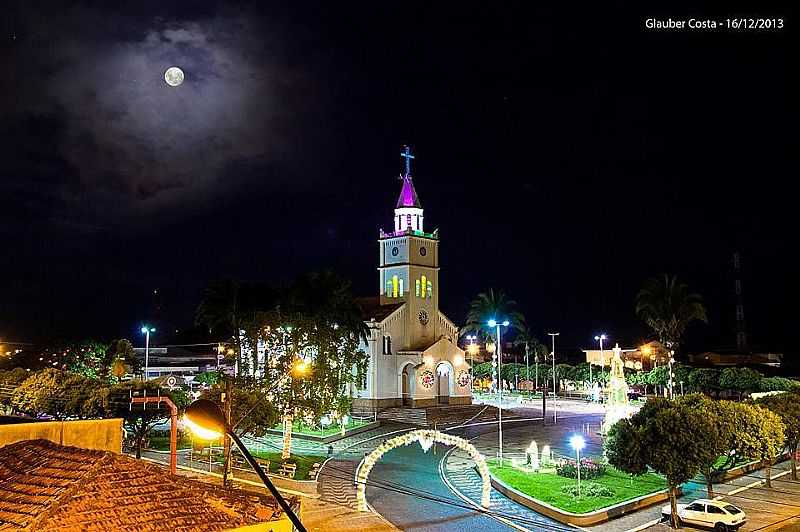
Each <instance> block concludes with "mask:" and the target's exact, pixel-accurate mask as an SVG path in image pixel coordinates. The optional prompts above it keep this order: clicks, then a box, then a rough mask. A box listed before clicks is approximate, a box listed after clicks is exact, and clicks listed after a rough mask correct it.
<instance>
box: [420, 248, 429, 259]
mask: <svg viewBox="0 0 800 532" xmlns="http://www.w3.org/2000/svg"><path fill="white" fill-rule="evenodd" d="M419 254H420V255H422V256H423V257H424V256H425V255H427V254H428V250H427V249H425V246H422V247H421V248H419Z"/></svg>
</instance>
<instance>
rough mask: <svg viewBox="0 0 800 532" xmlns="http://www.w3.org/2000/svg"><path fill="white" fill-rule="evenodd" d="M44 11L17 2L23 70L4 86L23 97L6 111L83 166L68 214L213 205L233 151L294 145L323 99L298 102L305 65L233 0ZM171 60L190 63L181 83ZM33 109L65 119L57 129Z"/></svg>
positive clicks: (16, 46)
mask: <svg viewBox="0 0 800 532" xmlns="http://www.w3.org/2000/svg"><path fill="white" fill-rule="evenodd" d="M42 15H43V12H37V11H36V10H35V9H32V8H31V9H25V8H22V9H19V10H18V11H17V13H16V17H15V18H16V20H15V21H14V25H15V27H14V28H13V29H12V31H14V32H15V34H16V38H15V39H13V40H12V41H11V42H8V43H6V50H5V54H6V57H8V58H9V59H10V64H11V71H12V72H13V74H12V78H11V79H8V78H7V79H6V83H11V84H14V85H15V86H14V87H5V89H6V91H13V92H14V93H16V96H17V100H16V101H15V102H13V108H11V109H4V113H3V114H4V115H6V116H7V119H6V121H5V123H6V130H7V131H9V130H10V131H9V132H13V133H14V134H15V135H17V136H18V138H19V139H20V142H22V143H25V144H26V145H27V146H36V145H39V149H40V150H41V151H42V152H46V153H47V154H48V155H47V157H46V158H45V160H48V159H54V158H55V159H58V160H59V161H60V164H63V165H64V166H65V168H66V169H68V170H69V171H67V172H64V173H66V174H67V175H68V176H72V177H71V178H72V179H73V181H74V179H75V177H76V176H77V180H78V182H77V183H72V188H70V189H59V190H57V191H54V192H53V193H54V194H55V195H56V196H58V197H57V198H53V201H55V202H56V204H58V203H59V202H60V203H61V204H62V206H64V209H63V213H62V214H63V215H64V216H67V215H68V213H69V212H74V211H82V212H88V213H90V215H89V216H90V217H92V216H94V221H95V222H96V223H97V224H98V225H100V226H102V225H104V224H105V223H107V222H108V220H109V218H110V217H113V218H116V219H117V220H118V219H119V218H127V217H132V218H134V219H135V218H137V217H142V216H147V217H152V216H158V215H159V213H160V212H163V211H167V210H174V209H185V208H186V206H187V205H189V204H191V205H193V209H197V208H198V207H202V205H203V203H204V202H207V201H209V198H210V197H211V196H212V195H213V194H214V193H215V192H217V191H216V190H214V189H215V187H216V186H217V185H218V184H219V181H218V179H217V178H218V176H219V175H220V172H221V171H222V170H224V169H225V168H226V167H228V166H229V165H230V164H231V163H232V162H235V161H240V160H241V161H257V162H261V163H262V164H266V163H267V162H269V161H275V160H281V159H285V156H286V152H287V150H290V149H291V147H290V146H288V144H287V134H286V133H287V131H290V130H291V129H292V128H295V127H299V126H301V125H302V124H303V123H304V121H307V120H308V119H307V117H306V116H304V113H306V112H310V111H312V110H313V107H304V108H290V107H289V106H287V105H286V104H287V99H288V95H289V94H290V93H292V92H295V91H299V92H302V91H303V88H302V86H300V85H302V84H303V83H304V80H305V74H304V73H303V71H302V68H301V69H299V70H298V69H294V68H292V67H290V66H287V65H286V61H285V60H284V59H283V58H282V57H280V54H281V49H280V47H279V46H278V45H274V44H273V43H274V42H276V40H275V39H274V38H271V37H270V29H269V25H268V23H267V21H266V20H265V19H264V18H263V17H256V16H253V15H252V14H251V13H248V12H242V11H239V10H233V9H230V10H228V9H224V8H220V9H215V10H214V11H213V13H205V14H204V15H203V16H197V17H194V18H182V17H180V16H172V17H163V16H157V15H155V14H151V15H150V16H145V15H144V14H141V13H131V14H126V12H125V10H124V9H123V10H122V12H121V13H120V12H116V11H114V10H112V9H110V8H108V9H102V8H100V9H98V8H97V7H93V8H89V7H88V6H86V5H79V6H77V7H73V8H72V9H68V10H66V11H65V12H64V11H62V12H50V11H48V12H47V20H46V21H43V20H42ZM172 65H177V66H179V67H181V68H182V69H183V70H184V72H185V74H186V80H185V82H184V83H183V84H182V85H181V86H179V87H170V86H168V85H167V84H166V83H165V82H164V79H163V74H164V71H165V70H166V69H167V68H168V67H169V66H172ZM9 103H11V102H9ZM32 123H39V124H41V123H50V124H51V125H52V128H53V129H54V130H55V131H54V132H53V133H52V134H49V133H48V134H47V136H49V137H50V138H49V142H47V141H46V140H45V142H46V144H42V140H43V139H42V138H41V132H38V131H36V130H33V129H31V127H29V126H27V125H29V124H32ZM28 162H30V161H28ZM19 163H20V164H22V165H25V164H27V163H26V162H25V161H19ZM37 164H42V163H38V162H37ZM28 168H30V170H31V171H33V172H35V168H32V167H28ZM51 170H52V171H50V172H49V173H50V174H60V173H62V172H61V171H58V170H55V169H51ZM246 177H250V178H252V177H253V176H252V175H250V176H246ZM76 187H77V190H76V189H75V188H76ZM57 210H61V209H60V208H58V209H57ZM82 217H84V215H82Z"/></svg>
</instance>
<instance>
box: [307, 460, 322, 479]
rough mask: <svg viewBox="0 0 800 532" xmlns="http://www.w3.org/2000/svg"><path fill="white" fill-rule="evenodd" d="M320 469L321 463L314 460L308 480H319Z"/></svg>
mask: <svg viewBox="0 0 800 532" xmlns="http://www.w3.org/2000/svg"><path fill="white" fill-rule="evenodd" d="M319 470H320V463H319V462H314V464H313V465H312V466H311V469H309V470H308V480H317V475H319Z"/></svg>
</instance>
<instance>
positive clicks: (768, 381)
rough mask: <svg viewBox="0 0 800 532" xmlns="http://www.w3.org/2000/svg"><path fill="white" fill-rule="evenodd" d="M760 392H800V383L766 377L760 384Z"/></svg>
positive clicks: (782, 378)
mask: <svg viewBox="0 0 800 532" xmlns="http://www.w3.org/2000/svg"><path fill="white" fill-rule="evenodd" d="M758 391H759V392H790V391H800V381H797V380H794V379H787V378H785V377H764V378H763V379H761V380H760V381H759V383H758Z"/></svg>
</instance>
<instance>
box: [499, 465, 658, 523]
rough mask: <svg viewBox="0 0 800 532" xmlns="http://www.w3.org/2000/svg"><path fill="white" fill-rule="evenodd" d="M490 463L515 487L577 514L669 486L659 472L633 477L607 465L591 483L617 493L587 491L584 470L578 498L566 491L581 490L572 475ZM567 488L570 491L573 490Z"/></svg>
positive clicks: (505, 481)
mask: <svg viewBox="0 0 800 532" xmlns="http://www.w3.org/2000/svg"><path fill="white" fill-rule="evenodd" d="M487 464H488V466H489V471H490V472H491V473H492V475H494V476H495V477H497V478H498V479H500V480H501V481H503V482H504V483H506V484H508V485H509V486H511V487H513V488H514V489H516V490H518V491H520V492H522V493H524V494H525V495H528V496H529V497H532V498H534V499H536V500H538V501H541V502H544V503H547V504H549V505H551V506H554V507H556V508H558V509H559V510H562V511H565V512H571V513H576V514H582V513H588V512H592V511H594V510H599V509H601V508H606V507H608V506H612V505H615V504H618V503H622V502H625V501H628V500H631V499H635V498H637V497H641V496H643V495H647V494H650V493H654V492H657V491H660V490H663V489H665V488H666V482H665V480H664V479H663V478H662V477H660V476H658V475H656V474H653V473H645V474H644V475H642V476H640V477H634V478H631V476H630V475H627V474H625V473H622V472H620V471H617V470H616V469H614V468H613V467H607V468H606V470H605V472H604V473H603V474H602V475H600V476H599V477H597V478H595V479H593V480H592V481H591V483H592V484H597V485H599V486H603V487H605V488H608V489H609V490H611V491H613V495H612V496H599V495H594V496H592V495H588V494H587V493H585V492H584V491H583V469H581V497H576V496H573V495H572V494H571V493H565V492H564V491H562V488H563V487H564V486H573V485H574V486H576V490H577V482H576V481H575V480H573V479H571V478H567V477H562V476H559V475H557V474H555V473H529V472H526V471H522V470H520V469H518V468H516V467H513V466H511V465H510V464H508V465H503V467H500V466H499V465H498V463H497V461H496V460H488V461H487ZM565 490H566V491H567V492H569V489H567V488H565ZM592 491H593V492H595V493H599V488H593V489H592ZM604 493H607V492H604Z"/></svg>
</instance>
